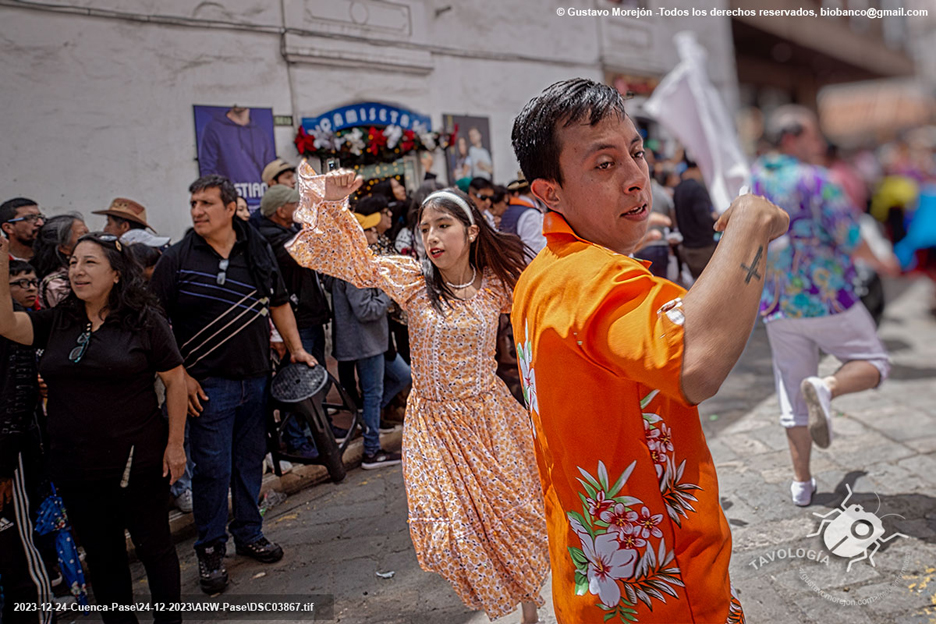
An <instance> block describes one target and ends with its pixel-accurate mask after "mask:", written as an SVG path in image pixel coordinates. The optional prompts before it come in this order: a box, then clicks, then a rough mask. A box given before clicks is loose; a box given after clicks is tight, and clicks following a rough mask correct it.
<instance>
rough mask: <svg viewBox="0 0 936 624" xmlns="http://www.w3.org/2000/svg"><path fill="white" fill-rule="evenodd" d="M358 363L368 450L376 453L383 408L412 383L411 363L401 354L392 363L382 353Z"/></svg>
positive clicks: (378, 447) (366, 448)
mask: <svg viewBox="0 0 936 624" xmlns="http://www.w3.org/2000/svg"><path fill="white" fill-rule="evenodd" d="M355 364H356V366H357V373H358V378H359V380H360V382H361V394H362V395H363V396H362V397H361V401H362V402H363V404H364V405H363V411H364V414H363V416H364V452H365V453H366V454H368V455H372V454H374V453H376V452H378V451H379V450H380V410H381V408H383V407H385V406H386V405H387V403H389V402H390V400H391V399H393V397H395V396H396V395H397V394H399V392H400V391H401V390H403V388H405V387H406V386H408V385H409V384H410V383H412V377H411V375H410V367H409V365H408V364H407V363H406V362H405V361H403V358H402V357H400V355H399V354H397V356H396V358H394V359H393V360H391V361H389V362H388V361H387V360H386V359H385V358H384V354H383V353H380V354H378V355H374V356H372V357H369V358H364V359H362V360H357V361H356V362H355Z"/></svg>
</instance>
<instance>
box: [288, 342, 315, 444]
mask: <svg viewBox="0 0 936 624" xmlns="http://www.w3.org/2000/svg"><path fill="white" fill-rule="evenodd" d="M299 341H300V342H301V343H302V348H303V349H305V350H306V351H308V352H309V353H311V354H312V357H314V358H315V359H316V360H318V363H319V364H321V365H322V366H325V329H324V328H323V327H322V326H321V325H316V326H313V327H303V328H301V329H300V330H299ZM308 429H309V427H308V425H301V424H300V423H299V421H297V420H296V419H295V418H290V419H289V422H287V423H286V428H285V429H284V430H283V441H284V442H286V447H287V448H288V449H289V450H293V449H298V448H301V447H302V446H303V445H306V444H309V445H311V446H312V447H315V442H313V441H312V438H311V437H309V436H311V435H312V433H311V432H310V431H308Z"/></svg>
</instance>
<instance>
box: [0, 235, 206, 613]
mask: <svg viewBox="0 0 936 624" xmlns="http://www.w3.org/2000/svg"><path fill="white" fill-rule="evenodd" d="M8 246H9V242H8V241H7V240H6V239H0V336H3V337H4V338H7V339H9V340H12V341H14V342H18V343H20V344H24V345H31V346H33V347H36V348H42V349H44V350H45V352H44V354H43V357H42V360H41V362H40V364H39V372H40V374H41V375H42V377H43V378H44V379H45V381H46V384H47V385H48V408H47V411H48V420H47V423H48V424H47V427H48V439H49V463H50V472H51V476H52V479H53V481H54V482H55V484H56V486H57V488H58V491H59V493H60V494H61V496H62V498H63V499H64V501H65V505H66V507H67V508H68V515H69V519H70V520H71V522H72V525H73V527H74V529H75V531H76V532H77V534H78V539H79V540H80V541H81V543H82V544H83V545H84V547H85V551H86V552H87V556H88V568H89V571H90V574H91V581H92V583H93V587H94V595H95V598H96V599H97V602H98V604H114V603H116V604H123V605H129V604H132V603H133V591H132V586H131V577H130V566H129V563H128V558H127V550H126V545H125V541H124V530H125V529H128V530H129V531H130V537H131V538H132V539H133V543H134V545H135V547H136V554H137V557H138V558H139V559H140V561H141V562H142V563H143V565H144V567H145V568H146V574H147V577H148V582H149V587H150V590H151V592H152V598H153V600H154V601H156V602H163V603H175V602H178V600H179V592H180V585H179V560H178V557H177V556H176V551H175V547H174V546H173V544H172V540H171V533H170V531H169V515H168V514H169V485H170V483H171V482H172V481H175V479H177V478H178V477H179V475H181V474H182V471H183V470H184V469H185V451H184V450H183V446H182V442H183V432H184V429H185V412H186V407H187V401H188V400H187V396H186V392H185V379H184V377H183V368H182V357H181V355H179V349H178V347H177V346H176V343H175V338H174V337H173V335H172V331H171V330H170V329H169V324H168V323H167V321H166V320H165V318H164V317H163V316H162V314H161V313H160V312H159V307H158V303H157V302H156V300H155V298H154V297H153V295H151V294H150V293H149V291H148V290H147V289H146V286H145V284H144V282H143V279H142V277H141V273H140V268H139V266H138V265H137V263H136V262H135V261H134V260H133V259H132V258H131V256H130V255H129V253H128V252H127V250H126V249H125V248H124V247H123V245H121V244H120V242H119V241H118V240H117V238H116V237H115V236H112V235H109V234H102V233H94V234H86V235H85V236H82V237H81V238H80V239H78V242H77V244H76V245H75V247H74V250H73V251H72V253H71V254H70V259H69V265H68V279H69V282H70V284H71V289H72V292H71V293H70V294H69V295H68V297H67V298H66V299H65V300H64V301H62V302H61V303H60V304H59V305H58V306H57V307H55V308H51V309H45V310H39V311H35V312H14V311H13V306H12V303H11V301H12V300H11V298H10V292H9V280H8V273H9V260H8V259H7V258H8V256H7V249H8ZM157 374H158V375H159V377H160V378H161V379H162V381H163V382H164V383H165V385H166V403H167V407H168V412H169V422H168V426H167V424H166V421H165V420H164V419H163V418H162V415H161V414H160V410H159V407H158V405H157V400H156V391H155V387H154V384H153V380H154V378H155V376H156V375H157ZM154 615H155V619H156V621H157V622H171V621H181V618H180V616H179V614H178V613H167V612H156V613H155V614H154ZM102 616H103V619H104V621H105V622H136V621H137V620H136V617H135V616H134V615H132V613H123V614H121V613H103V614H102Z"/></svg>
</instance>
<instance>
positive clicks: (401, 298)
mask: <svg viewBox="0 0 936 624" xmlns="http://www.w3.org/2000/svg"><path fill="white" fill-rule="evenodd" d="M298 174H299V194H300V197H301V199H300V201H299V208H298V209H297V210H296V216H295V219H296V221H298V222H299V223H302V224H303V226H302V231H301V232H300V233H299V234H298V235H297V236H296V238H295V239H293V240H292V241H290V242H289V243H286V248H287V249H288V250H289V253H290V254H292V256H293V258H295V259H296V262H298V263H299V264H301V265H302V266H304V267H307V268H310V269H314V270H316V271H320V272H321V273H324V274H326V275H331V276H334V277H337V278H340V279H343V280H345V281H347V282H350V283H352V284H354V285H355V286H357V287H358V288H379V289H381V290H382V291H384V292H385V293H387V294H388V295H389V296H390V297H392V298H393V299H394V300H395V301H396V302H397V303H399V304H400V305H401V306H403V307H405V306H406V303H407V302H408V301H409V300H410V299H412V297H413V296H414V295H416V294H417V293H418V292H419V291H420V290H421V289H423V288H425V282H424V279H423V276H422V271H421V270H420V268H419V264H418V263H417V262H416V261H415V260H414V259H412V258H410V257H407V256H377V255H375V254H374V253H373V252H372V251H371V250H370V249H368V247H367V239H366V238H365V237H364V231H363V230H362V229H361V226H360V224H359V223H358V222H357V219H355V218H354V215H353V214H351V211H350V209H349V206H348V196H350V195H351V194H352V193H353V192H354V191H356V190H357V189H359V188H360V187H361V182H362V179H361V178H360V177H359V176H357V175H356V174H355V173H354V172H353V171H347V170H338V171H332V172H329V173H327V174H325V175H316V173H315V171H314V170H313V169H312V167H310V166H309V165H308V163H306V162H305V161H303V162H302V163H301V164H300V165H299V168H298Z"/></svg>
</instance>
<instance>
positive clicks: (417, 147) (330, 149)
mask: <svg viewBox="0 0 936 624" xmlns="http://www.w3.org/2000/svg"><path fill="white" fill-rule="evenodd" d="M457 133H458V127H457V126H456V127H455V129H454V130H453V131H452V132H432V131H428V130H427V131H422V132H418V131H415V130H404V129H403V128H401V127H400V126H396V125H389V126H386V127H383V128H378V127H376V126H370V127H366V126H359V127H355V128H346V129H344V130H339V131H338V132H332V131H331V130H323V129H318V130H314V131H312V132H306V129H305V128H303V127H301V126H300V127H299V132H298V133H297V134H296V139H295V144H296V149H297V150H298V151H299V154H301V155H302V156H306V157H309V156H314V157H316V158H319V159H320V160H322V161H325V160H327V159H329V158H338V159H339V160H340V161H341V164H342V165H345V166H358V165H374V164H378V163H391V162H394V161H396V160H398V159H400V158H402V157H403V156H406V155H407V154H409V153H410V152H424V151H430V152H431V151H433V150H436V149H438V148H442V149H446V148H447V147H449V146H450V145H453V144H454V143H455V139H456V137H457Z"/></svg>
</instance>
